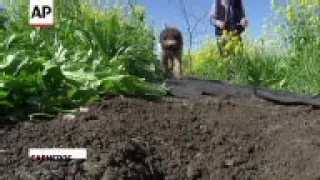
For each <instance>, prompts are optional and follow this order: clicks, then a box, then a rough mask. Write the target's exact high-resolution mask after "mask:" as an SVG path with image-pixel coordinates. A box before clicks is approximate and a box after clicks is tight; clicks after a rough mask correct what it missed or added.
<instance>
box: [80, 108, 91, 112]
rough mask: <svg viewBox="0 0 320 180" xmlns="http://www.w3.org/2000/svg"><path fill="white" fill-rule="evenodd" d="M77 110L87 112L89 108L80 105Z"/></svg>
mask: <svg viewBox="0 0 320 180" xmlns="http://www.w3.org/2000/svg"><path fill="white" fill-rule="evenodd" d="M79 111H80V112H81V113H87V112H89V108H85V107H80V108H79Z"/></svg>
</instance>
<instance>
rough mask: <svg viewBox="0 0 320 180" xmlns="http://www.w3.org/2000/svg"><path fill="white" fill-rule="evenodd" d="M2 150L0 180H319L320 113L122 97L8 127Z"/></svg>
mask: <svg viewBox="0 0 320 180" xmlns="http://www.w3.org/2000/svg"><path fill="white" fill-rule="evenodd" d="M0 142H1V144H0V149H3V150H7V152H2V153H1V152H0V167H1V168H0V179H9V180H11V179H30V180H31V179H39V180H46V179H48V180H49V179H50V180H60V179H61V180H62V179H75V180H81V179H88V180H96V179H97V180H99V179H103V180H113V179H123V180H129V179H130V180H131V179H132V180H149V179H150V180H164V179H166V180H169V179H170V180H185V179H190V180H192V179H203V180H206V179H208V180H209V179H210V180H211V179H212V180H215V179H217V180H220V179H222V180H224V179H230V180H231V179H239V180H240V179H261V180H273V179H275V180H280V179H281V180H285V179H290V180H302V179H306V180H319V179H320V110H314V109H312V108H310V107H307V106H291V107H290V106H282V105H275V104H272V103H270V102H265V101H263V100H259V99H256V98H249V99H248V98H246V99H245V98H232V97H229V98H223V97H222V96H216V97H212V96H202V97H201V98H181V99H179V98H167V99H164V100H161V101H146V100H142V99H133V98H122V97H117V98H112V99H109V100H105V101H102V102H97V103H94V104H92V105H90V106H89V112H78V113H76V117H75V119H73V120H72V119H69V120H66V119H65V118H62V117H60V118H57V119H55V120H52V121H43V122H22V123H20V124H18V125H15V126H12V127H11V128H8V127H7V128H6V130H5V131H4V132H2V136H1V137H0ZM36 147H68V148H70V147H77V148H79V147H86V148H88V159H87V160H86V161H74V160H73V161H71V162H33V161H30V160H28V158H27V150H28V148H36Z"/></svg>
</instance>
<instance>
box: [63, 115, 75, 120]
mask: <svg viewBox="0 0 320 180" xmlns="http://www.w3.org/2000/svg"><path fill="white" fill-rule="evenodd" d="M75 118H76V116H75V115H73V114H66V115H63V116H62V120H64V121H72V120H74V119H75Z"/></svg>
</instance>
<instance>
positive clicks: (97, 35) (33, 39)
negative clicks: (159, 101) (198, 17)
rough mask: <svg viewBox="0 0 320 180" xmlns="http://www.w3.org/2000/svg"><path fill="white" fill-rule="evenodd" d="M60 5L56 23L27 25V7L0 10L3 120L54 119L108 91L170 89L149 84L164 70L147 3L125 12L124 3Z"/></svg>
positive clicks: (146, 93) (59, 0)
mask: <svg viewBox="0 0 320 180" xmlns="http://www.w3.org/2000/svg"><path fill="white" fill-rule="evenodd" d="M55 2H56V12H58V14H56V17H58V20H57V24H56V27H55V28H33V27H29V25H28V14H27V13H28V8H29V6H28V4H20V6H18V7H16V8H15V9H10V10H9V12H8V13H6V14H2V15H1V18H0V21H1V23H0V24H4V22H7V24H6V25H5V26H4V27H1V29H0V39H1V41H0V117H10V118H11V119H26V118H28V116H29V117H30V116H36V117H37V118H39V117H47V116H49V117H51V116H52V115H56V114H57V113H59V112H63V111H65V110H72V109H74V108H76V107H79V106H81V105H84V104H86V103H89V102H91V101H94V100H97V99H100V98H102V97H103V96H106V95H116V94H126V95H135V96H143V97H151V98H157V97H162V96H163V95H165V94H166V90H165V89H164V88H162V87H161V86H159V85H155V84H152V83H151V82H153V81H154V80H157V78H159V77H158V75H159V73H157V72H159V71H157V66H156V65H157V58H156V55H155V54H154V51H153V50H154V45H155V44H154V43H155V42H154V39H155V37H154V33H153V31H152V28H150V27H148V26H147V24H146V22H145V18H146V15H145V11H144V8H143V7H140V6H137V7H135V9H133V10H132V12H130V13H129V14H126V13H125V12H126V11H125V10H124V9H123V7H122V6H120V5H114V6H113V7H110V9H109V10H108V11H103V10H99V9H98V8H97V7H96V6H93V5H91V4H77V1H64V0H56V1H55ZM62 7H63V8H62ZM18 12H25V13H18ZM13 13H15V14H16V16H15V19H13V18H12V17H13V16H12V15H13ZM10 17H11V18H10Z"/></svg>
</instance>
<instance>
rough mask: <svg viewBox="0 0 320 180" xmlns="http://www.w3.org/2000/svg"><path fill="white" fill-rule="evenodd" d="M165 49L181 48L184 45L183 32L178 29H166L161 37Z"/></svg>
mask: <svg viewBox="0 0 320 180" xmlns="http://www.w3.org/2000/svg"><path fill="white" fill-rule="evenodd" d="M160 43H161V45H162V47H163V48H165V49H168V48H180V47H181V46H182V44H183V42H182V35H181V32H180V31H179V30H178V29H177V28H173V27H166V28H165V29H164V30H163V31H162V32H161V35H160Z"/></svg>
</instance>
